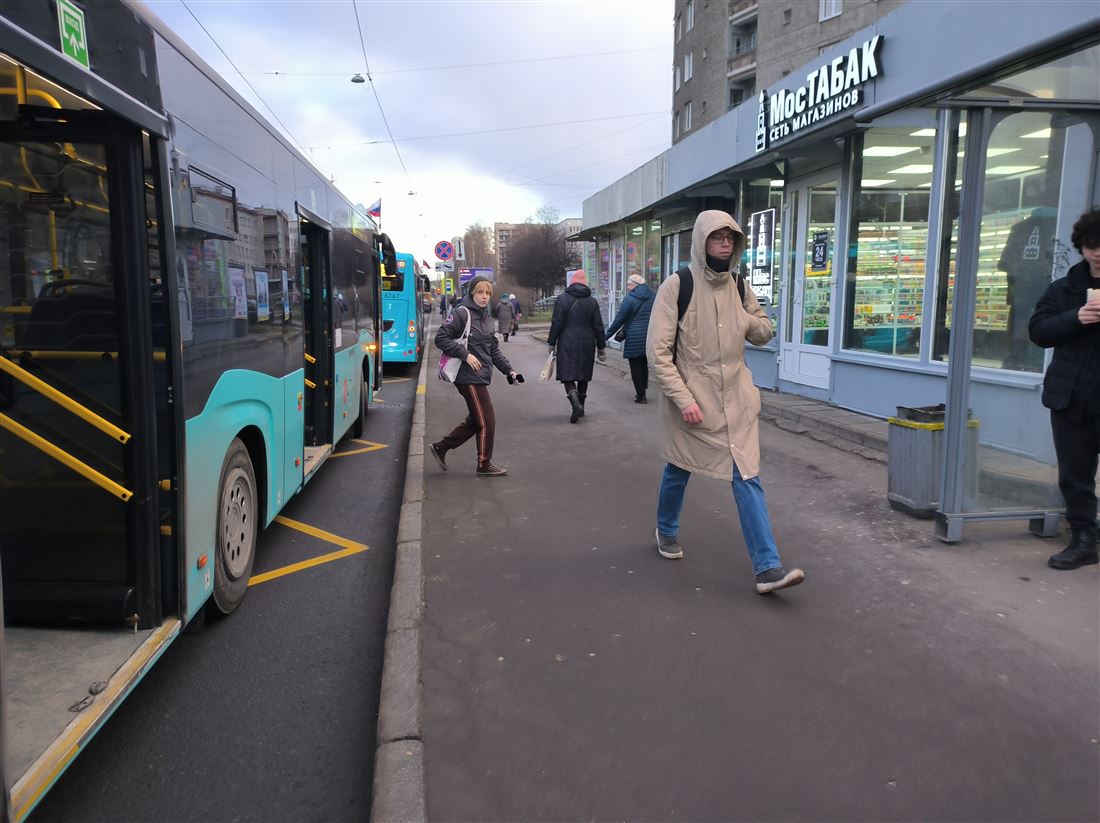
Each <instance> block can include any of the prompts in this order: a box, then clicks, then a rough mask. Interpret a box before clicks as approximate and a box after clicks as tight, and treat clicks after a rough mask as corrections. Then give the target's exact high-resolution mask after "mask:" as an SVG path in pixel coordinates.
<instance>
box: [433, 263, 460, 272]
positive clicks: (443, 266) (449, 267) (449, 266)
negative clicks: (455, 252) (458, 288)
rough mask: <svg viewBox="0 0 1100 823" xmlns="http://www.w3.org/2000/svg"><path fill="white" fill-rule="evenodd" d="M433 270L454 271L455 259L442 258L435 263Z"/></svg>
mask: <svg viewBox="0 0 1100 823" xmlns="http://www.w3.org/2000/svg"><path fill="white" fill-rule="evenodd" d="M435 270H436V271H454V270H455V261H454V260H444V261H442V262H440V263H436V264H435Z"/></svg>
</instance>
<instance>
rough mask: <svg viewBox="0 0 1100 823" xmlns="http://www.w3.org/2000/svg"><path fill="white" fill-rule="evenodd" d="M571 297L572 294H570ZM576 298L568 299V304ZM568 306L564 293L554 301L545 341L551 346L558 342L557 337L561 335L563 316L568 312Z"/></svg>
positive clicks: (570, 304) (571, 303) (563, 323)
mask: <svg viewBox="0 0 1100 823" xmlns="http://www.w3.org/2000/svg"><path fill="white" fill-rule="evenodd" d="M570 297H571V298H572V297H573V296H572V295H570ZM575 300H576V298H573V299H571V300H570V301H569V306H572V305H573V303H574V302H575ZM569 306H566V305H565V295H562V296H561V297H559V298H558V299H557V300H555V301H554V316H553V318H552V319H551V320H550V334H548V335H547V336H546V342H547V343H548V344H549V345H550V346H551V347H553V346H556V345H557V344H558V337H559V336H560V335H561V332H562V329H563V328H564V327H565V316H566V315H567V314H568V313H569Z"/></svg>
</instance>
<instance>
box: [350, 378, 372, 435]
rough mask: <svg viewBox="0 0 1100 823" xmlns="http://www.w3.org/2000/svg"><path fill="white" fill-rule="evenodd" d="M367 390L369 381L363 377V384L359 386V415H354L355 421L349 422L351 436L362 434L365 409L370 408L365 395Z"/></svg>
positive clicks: (364, 423)
mask: <svg viewBox="0 0 1100 823" xmlns="http://www.w3.org/2000/svg"><path fill="white" fill-rule="evenodd" d="M369 391H370V381H369V380H367V378H366V377H364V378H363V385H362V386H360V387H359V416H358V417H356V418H355V421H354V422H353V423H352V424H351V436H352V437H362V436H363V429H364V427H365V425H366V422H367V410H368V409H369V408H370V406H369V403H368V397H367V395H368V393H369Z"/></svg>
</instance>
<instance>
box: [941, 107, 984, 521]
mask: <svg viewBox="0 0 1100 823" xmlns="http://www.w3.org/2000/svg"><path fill="white" fill-rule="evenodd" d="M991 116H992V111H991V110H990V109H988V108H985V109H970V110H968V114H967V118H966V154H965V157H966V160H965V162H964V164H963V178H962V180H963V183H962V202H961V204H960V208H959V241H958V246H957V249H958V251H957V252H956V255H955V294H954V303H955V305H954V308H953V310H952V314H951V343H950V347H949V358H950V359H949V360H948V365H947V404H946V409H945V411H944V458H943V483H942V485H941V486H940V488H942V489H943V495H942V497H941V499H940V509H939V511H938V512H937V513H936V537H938V538H939V539H940V540H942V541H944V542H945V543H955V542H958V541H959V540H961V539H962V527H963V520H964V518H963V513H964V509H965V504H966V501H965V493H966V481H965V477H966V472H967V468H968V467H967V466H966V460H967V454H966V447H965V446H966V427H967V420H968V417H969V411H968V407H969V404H970V367H971V361H972V359H973V355H974V312H975V310H976V308H977V299H978V244H979V241H980V238H981V230H982V202H983V200H984V197H983V195H984V184H985V165H986V164H985V146H986V144H987V142H988V137H989V132H990V129H991ZM945 185H950V181H948V183H946V184H945ZM977 468H978V467H977V466H973V467H970V470H971V471H977Z"/></svg>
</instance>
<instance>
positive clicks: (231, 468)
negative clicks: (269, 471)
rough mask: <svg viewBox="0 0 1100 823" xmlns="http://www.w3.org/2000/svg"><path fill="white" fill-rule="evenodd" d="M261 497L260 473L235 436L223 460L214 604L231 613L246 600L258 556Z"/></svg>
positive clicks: (219, 492)
mask: <svg viewBox="0 0 1100 823" xmlns="http://www.w3.org/2000/svg"><path fill="white" fill-rule="evenodd" d="M258 531H259V500H258V496H257V494H256V472H255V471H254V470H253V468H252V460H251V458H249V456H248V449H247V448H245V445H244V443H243V442H241V440H240V438H234V440H233V443H232V444H231V445H230V446H229V451H228V452H227V453H226V455H225V461H224V462H223V463H222V476H221V484H220V486H219V488H218V520H217V550H216V552H215V555H216V557H215V562H214V606H215V608H216V609H217V612H218V613H221V614H229V613H230V612H232V611H233V610H234V609H236V608H237V606H239V605H240V603H241V600H243V599H244V594H245V591H247V589H248V578H249V577H251V576H252V564H253V562H254V561H255V559H256V535H257V533H258Z"/></svg>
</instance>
